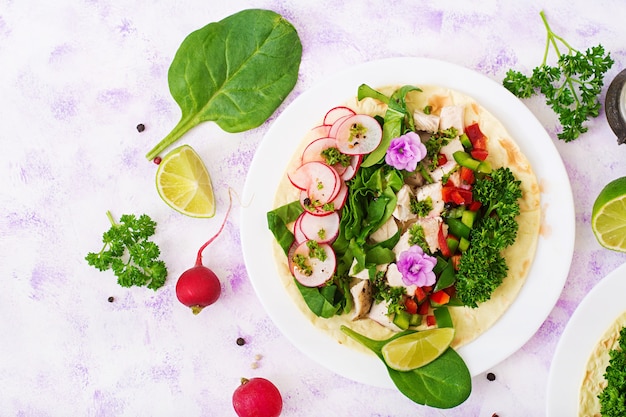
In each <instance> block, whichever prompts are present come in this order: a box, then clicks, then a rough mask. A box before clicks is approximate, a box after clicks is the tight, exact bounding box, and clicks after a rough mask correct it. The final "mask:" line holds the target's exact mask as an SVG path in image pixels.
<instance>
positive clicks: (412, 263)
mask: <svg viewBox="0 0 626 417" xmlns="http://www.w3.org/2000/svg"><path fill="white" fill-rule="evenodd" d="M396 264H397V266H398V271H400V273H401V274H402V281H403V282H404V283H405V284H406V285H417V286H418V287H423V286H425V285H433V284H434V283H435V279H436V276H435V273H434V272H433V268H434V267H435V265H436V264H437V258H435V257H434V256H430V255H428V254H425V253H424V251H423V250H422V248H420V247H419V246H418V245H413V246H411V247H410V248H409V249H407V250H405V251H404V252H402V253H401V254H400V257H399V258H398V261H397V262H396Z"/></svg>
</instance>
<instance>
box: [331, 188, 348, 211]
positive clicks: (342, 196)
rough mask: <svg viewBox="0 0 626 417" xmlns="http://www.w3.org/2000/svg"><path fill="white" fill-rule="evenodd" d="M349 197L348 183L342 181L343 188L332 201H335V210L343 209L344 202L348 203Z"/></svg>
mask: <svg viewBox="0 0 626 417" xmlns="http://www.w3.org/2000/svg"><path fill="white" fill-rule="evenodd" d="M347 199H348V184H346V183H345V182H343V181H342V182H341V189H340V190H339V193H337V197H335V199H334V200H333V201H331V203H333V208H334V209H335V210H341V208H342V207H343V205H344V204H346V200H347Z"/></svg>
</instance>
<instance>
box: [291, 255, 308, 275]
mask: <svg viewBox="0 0 626 417" xmlns="http://www.w3.org/2000/svg"><path fill="white" fill-rule="evenodd" d="M291 260H292V261H293V264H294V265H295V266H296V267H297V268H298V269H299V270H300V272H302V273H303V274H304V275H306V276H307V277H308V276H310V275H311V274H312V273H313V270H312V269H311V265H309V262H308V259H307V257H306V256H304V255H302V254H301V253H298V254H297V255H294V257H293V258H291Z"/></svg>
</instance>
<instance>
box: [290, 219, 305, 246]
mask: <svg viewBox="0 0 626 417" xmlns="http://www.w3.org/2000/svg"><path fill="white" fill-rule="evenodd" d="M305 213H306V212H305ZM293 236H294V238H295V243H298V244H299V243H302V242H304V241H305V240H307V237H306V236H305V234H304V232H303V231H302V214H301V215H300V216H298V218H297V219H296V221H295V222H294V223H293Z"/></svg>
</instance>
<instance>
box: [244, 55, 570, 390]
mask: <svg viewBox="0 0 626 417" xmlns="http://www.w3.org/2000/svg"><path fill="white" fill-rule="evenodd" d="M362 83H366V84H369V85H371V86H373V87H377V86H383V85H394V84H418V85H419V84H422V85H426V84H430V85H441V86H446V87H448V88H451V89H454V90H457V91H460V92H462V93H465V94H467V95H469V96H471V97H473V98H474V99H475V100H476V101H477V102H478V103H480V104H481V105H482V106H483V107H484V108H486V109H487V110H488V111H489V112H491V113H492V114H493V115H494V116H496V117H497V118H498V119H499V120H500V121H501V122H502V123H503V124H504V126H505V127H506V128H507V130H508V131H509V132H514V133H513V136H514V137H515V139H516V141H517V143H518V145H519V146H520V149H521V150H522V152H523V153H524V154H525V155H526V156H527V157H528V159H529V160H530V161H531V164H532V165H533V168H534V170H535V173H536V175H537V178H538V181H539V183H540V186H541V188H542V193H541V205H542V209H543V210H544V212H543V214H542V230H543V233H542V234H540V236H539V240H538V244H537V254H536V258H535V261H534V262H533V265H532V266H531V269H530V271H529V276H528V278H527V281H526V283H525V285H524V286H523V288H522V289H521V291H520V294H519V296H518V298H517V299H516V300H515V302H514V303H513V304H512V305H511V307H510V308H509V309H508V310H507V311H506V312H505V314H504V315H503V316H502V317H501V318H500V319H499V320H498V321H497V322H496V323H495V324H494V325H493V326H492V327H491V328H490V329H489V330H488V331H486V332H485V333H483V334H482V335H481V336H480V337H479V338H477V339H476V340H475V341H473V342H471V343H469V344H468V345H466V346H463V347H462V348H460V349H459V351H458V352H459V354H460V355H461V356H462V357H463V358H464V360H465V361H466V363H467V365H468V368H469V370H470V373H471V374H472V375H473V376H475V375H478V374H480V373H483V372H485V371H486V370H487V369H489V368H491V367H493V366H495V365H496V364H498V363H499V362H501V361H502V360H504V359H505V358H507V357H508V356H509V355H511V354H512V353H514V352H515V351H517V350H518V349H519V348H520V347H521V346H523V344H525V343H526V342H527V341H528V340H529V339H530V338H531V337H532V336H533V335H534V334H535V333H536V331H537V330H538V328H539V327H540V326H541V324H542V323H543V322H544V321H545V319H546V318H547V316H548V315H549V313H550V311H551V310H552V308H553V307H554V305H555V304H556V301H557V300H558V298H559V296H560V294H561V291H562V289H563V286H564V284H565V281H566V279H567V276H568V273H569V268H570V264H571V259H572V256H573V251H574V237H575V218H574V203H573V197H572V191H571V186H570V182H569V178H568V176H567V172H566V170H565V167H564V165H563V161H562V159H561V157H560V155H559V153H558V151H557V149H556V147H555V145H554V143H553V142H552V139H551V138H550V136H549V135H548V134H547V132H546V131H545V129H544V128H543V126H542V125H541V124H540V123H539V121H538V120H537V118H536V117H535V116H534V115H533V114H532V112H531V111H530V110H529V109H528V107H526V106H525V105H524V103H522V102H521V101H520V100H519V99H517V98H516V97H515V96H513V95H512V94H511V93H510V92H509V91H507V90H506V89H505V88H504V87H502V86H501V85H500V84H498V83H496V82H495V81H494V80H492V79H490V78H488V77H486V76H485V75H482V74H480V73H477V72H475V71H473V70H470V69H468V68H465V67H462V66H459V65H456V64H452V63H449V62H445V61H440V60H436V59H431V58H420V57H399V58H387V59H381V60H376V61H370V62H367V63H364V64H361V65H357V66H355V67H352V68H350V69H348V70H345V71H342V72H339V73H337V74H335V75H334V76H331V77H329V78H327V79H325V80H323V81H322V82H320V83H318V84H317V85H315V86H313V87H312V88H311V89H309V90H307V91H306V92H304V93H302V94H300V95H299V96H298V97H297V98H296V99H295V100H294V101H293V102H292V103H291V104H290V105H289V106H287V108H286V109H285V110H284V111H283V112H282V113H281V114H280V115H279V116H278V117H277V118H276V120H274V122H273V123H272V125H271V126H270V128H269V129H268V131H267V133H266V135H265V137H264V138H263V140H262V141H261V143H260V145H259V147H258V149H257V151H256V153H255V156H254V157H253V160H252V163H251V165H250V169H249V172H248V175H247V178H246V182H245V185H244V190H243V197H242V199H243V201H246V202H248V201H249V202H250V204H246V205H245V206H244V207H242V209H241V227H240V234H241V244H242V249H243V255H244V262H245V265H246V268H247V271H248V274H249V278H250V280H251V283H252V285H253V288H254V289H255V291H256V293H257V296H258V297H259V299H260V301H261V303H262V304H263V306H264V308H265V310H266V312H267V314H268V315H269V316H270V318H271V319H272V320H273V321H274V323H275V324H276V326H277V327H278V328H279V330H280V331H281V332H282V333H283V334H284V335H285V336H286V337H287V338H288V339H289V340H290V341H291V343H293V344H294V345H295V346H296V347H297V348H298V349H299V350H300V351H302V352H303V353H304V354H306V355H307V356H308V357H310V358H311V359H313V360H315V361H317V362H318V363H320V364H321V365H323V366H325V367H326V368H328V369H330V370H332V371H334V372H336V373H337V374H339V375H342V376H344V377H346V378H349V379H352V380H355V381H358V382H362V383H366V384H369V385H374V386H381V387H389V388H392V387H394V385H393V382H392V381H391V379H390V378H389V376H388V375H387V372H386V369H385V367H384V365H383V364H382V363H381V362H380V361H379V360H378V358H377V357H375V356H373V355H367V354H362V353H360V352H356V351H354V350H352V349H350V348H348V347H345V346H342V345H340V344H338V343H337V342H336V341H334V340H332V339H331V338H330V337H329V336H328V335H326V334H325V333H323V332H322V331H320V330H319V329H317V328H316V327H315V326H313V324H312V323H310V322H309V321H308V320H307V319H305V317H304V315H303V314H302V313H301V312H300V311H299V310H298V308H297V306H296V305H295V303H294V302H293V301H292V300H291V299H290V297H289V295H288V294H287V292H286V290H285V288H284V286H283V285H282V282H281V281H280V278H279V277H278V272H277V268H276V265H275V263H274V261H273V257H272V253H271V244H270V242H271V240H272V239H273V236H272V235H271V233H270V231H269V230H268V229H267V221H266V213H267V211H269V210H271V209H272V203H273V199H274V193H275V190H276V188H277V185H278V183H279V181H280V179H281V177H282V175H283V174H284V170H285V168H286V165H287V161H289V159H290V158H291V157H292V155H293V153H294V152H295V149H296V147H297V145H298V140H299V139H300V138H302V137H304V134H305V133H306V132H307V131H308V130H309V129H310V128H312V127H314V126H315V125H316V124H319V121H320V120H321V118H322V117H323V115H324V114H325V112H326V111H327V110H328V109H330V108H332V107H333V106H336V105H338V104H341V103H343V102H345V101H346V100H347V99H349V98H350V97H352V96H354V95H356V91H357V88H358V86H359V85H360V84H362ZM296 122H297V123H296ZM276 161H281V163H276ZM283 161H284V162H283ZM264 190H269V192H267V191H265V192H264ZM554 259H559V260H560V262H554ZM544 277H549V279H548V280H546V279H545V278H544ZM513 329H514V330H513Z"/></svg>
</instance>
